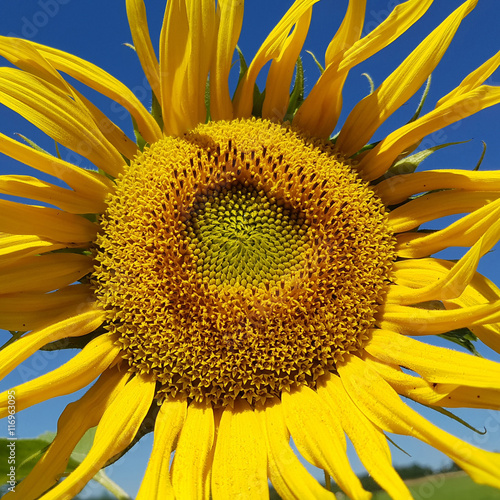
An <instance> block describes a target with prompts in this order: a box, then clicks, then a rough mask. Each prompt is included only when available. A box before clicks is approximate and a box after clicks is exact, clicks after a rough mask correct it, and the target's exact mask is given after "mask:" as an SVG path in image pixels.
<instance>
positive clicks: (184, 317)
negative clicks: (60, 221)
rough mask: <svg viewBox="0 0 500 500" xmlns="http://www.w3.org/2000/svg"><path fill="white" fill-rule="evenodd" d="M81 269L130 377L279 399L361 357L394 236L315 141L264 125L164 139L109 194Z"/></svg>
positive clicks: (335, 158) (177, 390)
mask: <svg viewBox="0 0 500 500" xmlns="http://www.w3.org/2000/svg"><path fill="white" fill-rule="evenodd" d="M101 228H102V232H101V233H100V235H99V236H98V239H97V242H96V247H95V255H96V261H97V262H98V265H97V267H96V272H95V273H94V274H93V280H94V284H95V287H96V296H97V298H98V300H99V302H100V303H101V304H102V307H103V308H104V309H105V310H106V311H107V316H108V321H109V324H110V326H109V329H110V331H112V332H116V333H117V334H118V339H119V340H118V342H119V345H120V346H121V347H122V349H123V352H124V357H125V358H126V359H127V360H128V362H129V364H130V367H131V369H132V370H133V371H135V372H139V373H151V374H153V376H154V378H155V380H157V381H158V382H159V383H160V385H161V388H160V390H159V396H160V398H161V399H163V397H164V396H165V395H168V396H177V395H179V394H180V395H182V396H184V397H187V398H190V399H194V400H196V401H210V402H212V403H213V404H215V405H217V406H220V405H222V406H225V405H227V404H232V403H233V401H234V400H235V398H239V397H242V398H243V399H246V400H247V401H248V402H249V403H251V404H253V403H255V402H256V401H258V400H260V401H261V402H265V401H266V400H267V399H270V398H272V397H274V396H280V395H281V392H282V391H283V390H287V391H289V390H291V389H292V388H294V387H295V388H296V387H299V386H300V385H302V384H306V385H308V386H311V387H315V383H316V380H317V379H318V377H320V376H321V375H323V374H324V373H325V372H327V371H331V370H335V364H336V362H337V361H341V360H343V359H345V356H346V355H349V354H359V353H360V352H361V350H362V348H363V346H364V344H365V342H366V341H367V340H368V338H369V334H368V332H369V330H370V328H371V327H372V326H373V321H374V314H375V312H376V310H377V307H378V305H380V304H381V303H382V301H383V297H384V292H385V290H386V288H387V284H388V277H389V273H390V268H391V264H392V261H393V260H394V239H393V236H392V233H391V231H390V229H389V227H388V224H387V220H386V216H385V207H384V205H383V204H382V203H381V202H380V200H379V199H378V198H377V197H376V196H375V195H374V193H373V191H372V190H371V189H370V187H369V186H368V185H367V184H366V183H365V182H363V181H362V180H361V179H360V178H359V177H358V176H357V175H356V174H355V173H354V172H353V170H352V168H351V166H350V164H349V162H348V161H346V160H343V159H342V157H341V156H340V155H338V154H336V153H335V152H334V151H333V149H332V147H331V146H328V145H327V144H326V143H325V142H323V141H318V140H313V139H311V138H308V137H307V136H305V135H304V134H303V133H300V132H299V131H297V130H294V129H292V128H290V127H287V126H283V125H279V124H273V123H271V122H269V121H266V120H255V119H252V120H235V121H231V122H224V121H221V122H216V123H209V124H207V125H201V126H199V127H197V128H195V129H194V130H193V131H191V132H189V133H188V134H186V136H185V137H182V138H178V139H175V138H165V139H163V140H162V141H159V142H157V143H156V144H154V145H153V146H152V147H151V148H149V149H148V150H147V151H146V152H145V153H144V154H142V155H141V156H139V157H138V158H137V159H136V160H134V162H133V163H132V164H131V165H130V167H129V168H127V170H126V172H125V173H124V174H123V175H122V176H120V178H119V179H118V180H117V182H116V190H115V192H114V193H113V194H112V195H111V196H110V197H109V198H108V209H107V211H106V212H105V214H104V215H103V218H102V221H101Z"/></svg>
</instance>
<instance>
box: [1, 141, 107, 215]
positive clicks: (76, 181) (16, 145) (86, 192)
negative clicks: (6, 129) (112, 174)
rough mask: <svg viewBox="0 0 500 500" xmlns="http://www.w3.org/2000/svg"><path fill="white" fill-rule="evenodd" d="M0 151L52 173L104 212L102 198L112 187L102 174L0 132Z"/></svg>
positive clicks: (42, 170) (99, 210)
mask: <svg viewBox="0 0 500 500" xmlns="http://www.w3.org/2000/svg"><path fill="white" fill-rule="evenodd" d="M0 152H2V153H4V154H6V155H7V156H10V157H11V158H14V159H15V160H18V161H20V162H21V163H24V164H26V165H28V166H30V167H33V168H36V169H37V170H40V171H41V172H44V173H46V174H49V175H53V176H54V177H57V178H59V179H61V180H62V181H64V182H65V183H66V184H68V186H70V187H71V188H72V189H73V190H74V191H75V192H77V193H80V194H81V195H83V196H85V197H87V198H89V199H91V200H92V201H94V203H95V204H96V207H98V208H99V209H98V210H96V211H95V213H99V212H104V210H105V209H106V204H105V203H104V198H105V197H106V195H107V194H108V193H109V192H110V191H111V190H112V189H113V183H112V182H111V181H110V180H109V179H108V178H106V177H104V176H103V175H99V174H97V172H92V171H89V170H85V169H83V168H79V167H76V166H75V165H72V164H71V163H68V162H65V161H63V160H60V159H59V158H56V157H54V156H51V155H49V154H46V153H42V152H40V151H37V150H36V149H33V148H31V147H29V146H25V145H24V144H21V143H20V142H18V141H14V140H13V139H10V138H9V137H7V136H5V135H3V134H0Z"/></svg>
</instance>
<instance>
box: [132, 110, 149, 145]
mask: <svg viewBox="0 0 500 500" xmlns="http://www.w3.org/2000/svg"><path fill="white" fill-rule="evenodd" d="M132 123H133V125H134V134H135V142H136V143H137V147H138V148H139V150H140V151H144V147H145V146H146V144H147V142H146V140H145V139H144V137H142V135H141V133H140V132H139V127H138V126H137V122H136V121H135V118H134V117H133V116H132Z"/></svg>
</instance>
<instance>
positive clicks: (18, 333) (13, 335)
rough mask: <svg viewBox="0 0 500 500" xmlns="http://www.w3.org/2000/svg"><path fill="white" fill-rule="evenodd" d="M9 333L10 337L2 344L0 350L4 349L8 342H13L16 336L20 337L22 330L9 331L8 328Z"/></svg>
mask: <svg viewBox="0 0 500 500" xmlns="http://www.w3.org/2000/svg"><path fill="white" fill-rule="evenodd" d="M9 333H10V334H11V335H12V337H11V338H10V339H9V340H7V342H5V344H4V345H3V346H2V347H0V351H1V350H2V349H5V348H6V347H7V346H8V345H10V344H12V343H13V342H15V341H16V340H17V339H18V338H20V337H21V335H22V334H23V333H24V332H22V331H20V332H15V331H11V330H9Z"/></svg>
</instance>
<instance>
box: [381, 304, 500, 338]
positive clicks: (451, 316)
mask: <svg viewBox="0 0 500 500" xmlns="http://www.w3.org/2000/svg"><path fill="white" fill-rule="evenodd" d="M499 321H500V300H497V301H496V302H493V303H491V304H481V305H477V306H471V307H464V308H463V309H457V310H453V311H443V310H429V309H420V308H418V307H408V306H400V305H397V304H385V305H384V306H383V307H382V309H381V311H380V312H379V314H378V317H377V322H376V324H377V326H379V327H380V328H382V329H384V330H391V331H395V332H398V333H402V334H404V335H430V334H438V333H445V332H448V331H450V330H455V329H458V328H465V327H468V326H474V325H481V324H489V323H496V322H499Z"/></svg>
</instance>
